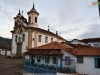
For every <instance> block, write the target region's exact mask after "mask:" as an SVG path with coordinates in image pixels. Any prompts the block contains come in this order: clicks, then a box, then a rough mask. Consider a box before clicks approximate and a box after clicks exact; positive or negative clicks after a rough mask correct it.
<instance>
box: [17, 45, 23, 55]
mask: <svg viewBox="0 0 100 75" xmlns="http://www.w3.org/2000/svg"><path fill="white" fill-rule="evenodd" d="M21 52H22V44H17V56H21Z"/></svg>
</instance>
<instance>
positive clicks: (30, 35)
mask: <svg viewBox="0 0 100 75" xmlns="http://www.w3.org/2000/svg"><path fill="white" fill-rule="evenodd" d="M28 48H32V31H31V30H29V31H28Z"/></svg>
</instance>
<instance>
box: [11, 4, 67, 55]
mask: <svg viewBox="0 0 100 75" xmlns="http://www.w3.org/2000/svg"><path fill="white" fill-rule="evenodd" d="M27 14H28V21H27V19H26V18H24V16H23V15H22V14H21V13H20V10H19V13H18V14H17V15H16V17H14V22H15V24H14V28H13V30H12V31H11V33H12V51H11V55H17V56H21V54H22V53H23V52H26V51H27V49H30V48H34V47H38V46H41V45H44V44H47V43H50V42H53V41H57V42H65V41H66V40H65V39H64V38H62V37H61V36H59V35H58V34H57V32H56V34H54V33H52V32H51V31H49V29H48V30H44V29H41V28H39V27H38V16H39V13H38V12H37V10H36V9H35V6H34V4H33V7H32V9H31V10H30V11H29V12H28V13H27Z"/></svg>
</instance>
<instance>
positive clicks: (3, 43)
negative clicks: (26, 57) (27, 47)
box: [0, 37, 12, 49]
mask: <svg viewBox="0 0 100 75" xmlns="http://www.w3.org/2000/svg"><path fill="white" fill-rule="evenodd" d="M11 40H12V39H8V38H4V37H0V48H1V49H11Z"/></svg>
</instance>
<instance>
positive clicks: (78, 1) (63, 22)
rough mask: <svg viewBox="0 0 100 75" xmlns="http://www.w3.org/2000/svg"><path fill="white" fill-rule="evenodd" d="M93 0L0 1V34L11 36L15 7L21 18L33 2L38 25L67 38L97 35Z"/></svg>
mask: <svg viewBox="0 0 100 75" xmlns="http://www.w3.org/2000/svg"><path fill="white" fill-rule="evenodd" d="M95 1H97V0H0V36H2V37H6V38H12V34H11V32H10V31H11V30H13V27H14V17H15V16H16V15H17V14H18V12H19V9H20V10H21V11H24V12H23V15H24V17H25V18H28V15H27V12H28V11H30V9H31V8H32V6H33V2H34V4H35V9H36V10H37V11H38V12H39V17H38V26H39V27H40V28H42V29H45V30H47V29H48V25H49V26H50V27H49V29H50V31H51V32H54V33H56V31H58V34H59V35H60V36H62V37H63V38H65V39H67V40H72V39H75V38H76V39H85V38H98V37H100V18H99V11H98V6H97V5H93V6H92V5H91V3H92V2H95Z"/></svg>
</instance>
